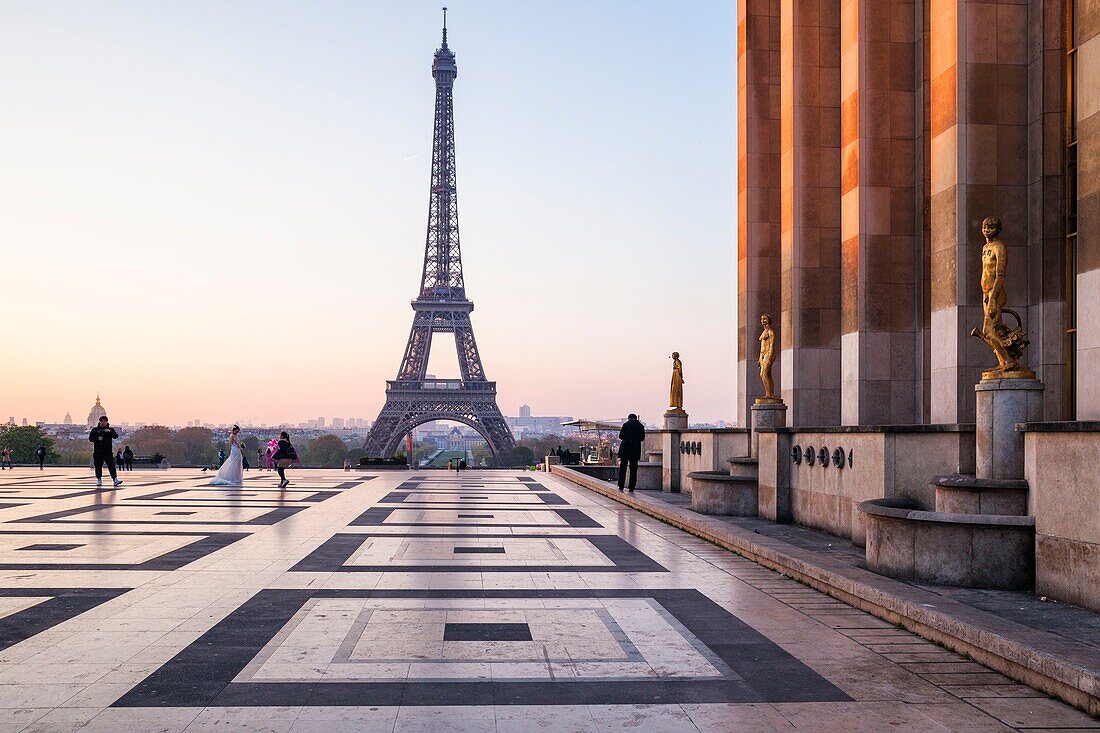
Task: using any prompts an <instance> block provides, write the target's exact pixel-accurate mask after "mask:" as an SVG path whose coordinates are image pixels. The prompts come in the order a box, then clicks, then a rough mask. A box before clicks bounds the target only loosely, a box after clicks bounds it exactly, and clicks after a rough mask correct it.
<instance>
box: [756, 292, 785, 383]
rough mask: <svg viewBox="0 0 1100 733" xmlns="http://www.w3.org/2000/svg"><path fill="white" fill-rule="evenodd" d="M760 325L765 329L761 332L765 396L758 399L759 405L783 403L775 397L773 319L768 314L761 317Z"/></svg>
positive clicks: (761, 376) (762, 377) (762, 376)
mask: <svg viewBox="0 0 1100 733" xmlns="http://www.w3.org/2000/svg"><path fill="white" fill-rule="evenodd" d="M760 325H761V326H762V327H763V328H764V330H763V331H761V332H760V358H759V359H758V360H757V361H758V362H759V364H760V381H761V382H763V383H764V396H763V397H758V398H757V399H756V401H757V403H759V404H765V403H768V402H782V400H781V399H779V398H777V397H776V396H775V381H774V380H773V379H772V364H774V363H775V331H773V330H772V319H771V316H769V315H768V314H767V313H765V314H764V315H762V316H760Z"/></svg>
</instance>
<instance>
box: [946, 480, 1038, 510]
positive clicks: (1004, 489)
mask: <svg viewBox="0 0 1100 733" xmlns="http://www.w3.org/2000/svg"><path fill="white" fill-rule="evenodd" d="M932 486H933V488H935V490H936V511H937V512H944V513H947V514H996V515H1001V516H1015V517H1023V516H1026V515H1027V492H1028V485H1027V481H1022V480H1011V479H981V478H976V477H974V476H970V475H965V474H953V475H951V476H941V477H939V478H936V479H935V480H934V481H933V482H932Z"/></svg>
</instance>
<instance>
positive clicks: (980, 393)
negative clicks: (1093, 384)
mask: <svg viewBox="0 0 1100 733" xmlns="http://www.w3.org/2000/svg"><path fill="white" fill-rule="evenodd" d="M974 392H975V393H976V394H977V419H976V421H975V423H976V424H975V443H976V446H975V448H976V450H975V457H976V459H977V460H976V465H975V473H976V474H977V477H978V478H980V479H1022V478H1024V435H1023V433H1020V432H1017V430H1016V423H1021V422H1034V421H1037V420H1039V419H1040V418H1041V417H1042V414H1043V383H1042V382H1040V381H1039V380H1038V379H983V380H982V381H980V382H978V383H977V384H976V385H974Z"/></svg>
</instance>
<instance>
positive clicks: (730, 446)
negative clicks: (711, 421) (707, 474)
mask: <svg viewBox="0 0 1100 733" xmlns="http://www.w3.org/2000/svg"><path fill="white" fill-rule="evenodd" d="M681 444H685V445H687V446H696V445H697V446H698V448H697V450H695V449H692V450H687V449H685V450H684V451H681V449H680V445H681ZM642 450H643V451H647V450H659V451H661V473H662V486H663V489H664V490H665V491H682V492H683V493H685V494H689V493H691V481H689V480H688V474H689V473H691V472H692V471H728V470H729V463H727V461H728V460H729V459H730V458H736V457H738V456H747V455H748V454H749V431H748V429H747V428H714V429H709V430H683V431H674V430H654V431H646V442H645V444H644V445H643V446H642ZM643 458H644V456H643Z"/></svg>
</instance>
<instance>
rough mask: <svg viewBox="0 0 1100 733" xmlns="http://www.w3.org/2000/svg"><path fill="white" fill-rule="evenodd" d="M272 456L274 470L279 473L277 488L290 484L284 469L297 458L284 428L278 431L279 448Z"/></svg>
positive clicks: (296, 453) (283, 487)
mask: <svg viewBox="0 0 1100 733" xmlns="http://www.w3.org/2000/svg"><path fill="white" fill-rule="evenodd" d="M272 458H274V459H275V470H276V471H277V472H278V474H279V488H280V489H285V488H286V487H287V486H290V481H289V479H287V477H286V470H287V469H288V468H290V467H291V466H292V465H293V464H294V463H295V462H296V461H297V460H298V452H297V451H295V450H294V446H293V445H291V443H290V434H289V433H288V432H286V431H285V430H284V431H283V432H281V433H279V449H278V450H276V451H275V455H274V456H272Z"/></svg>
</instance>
